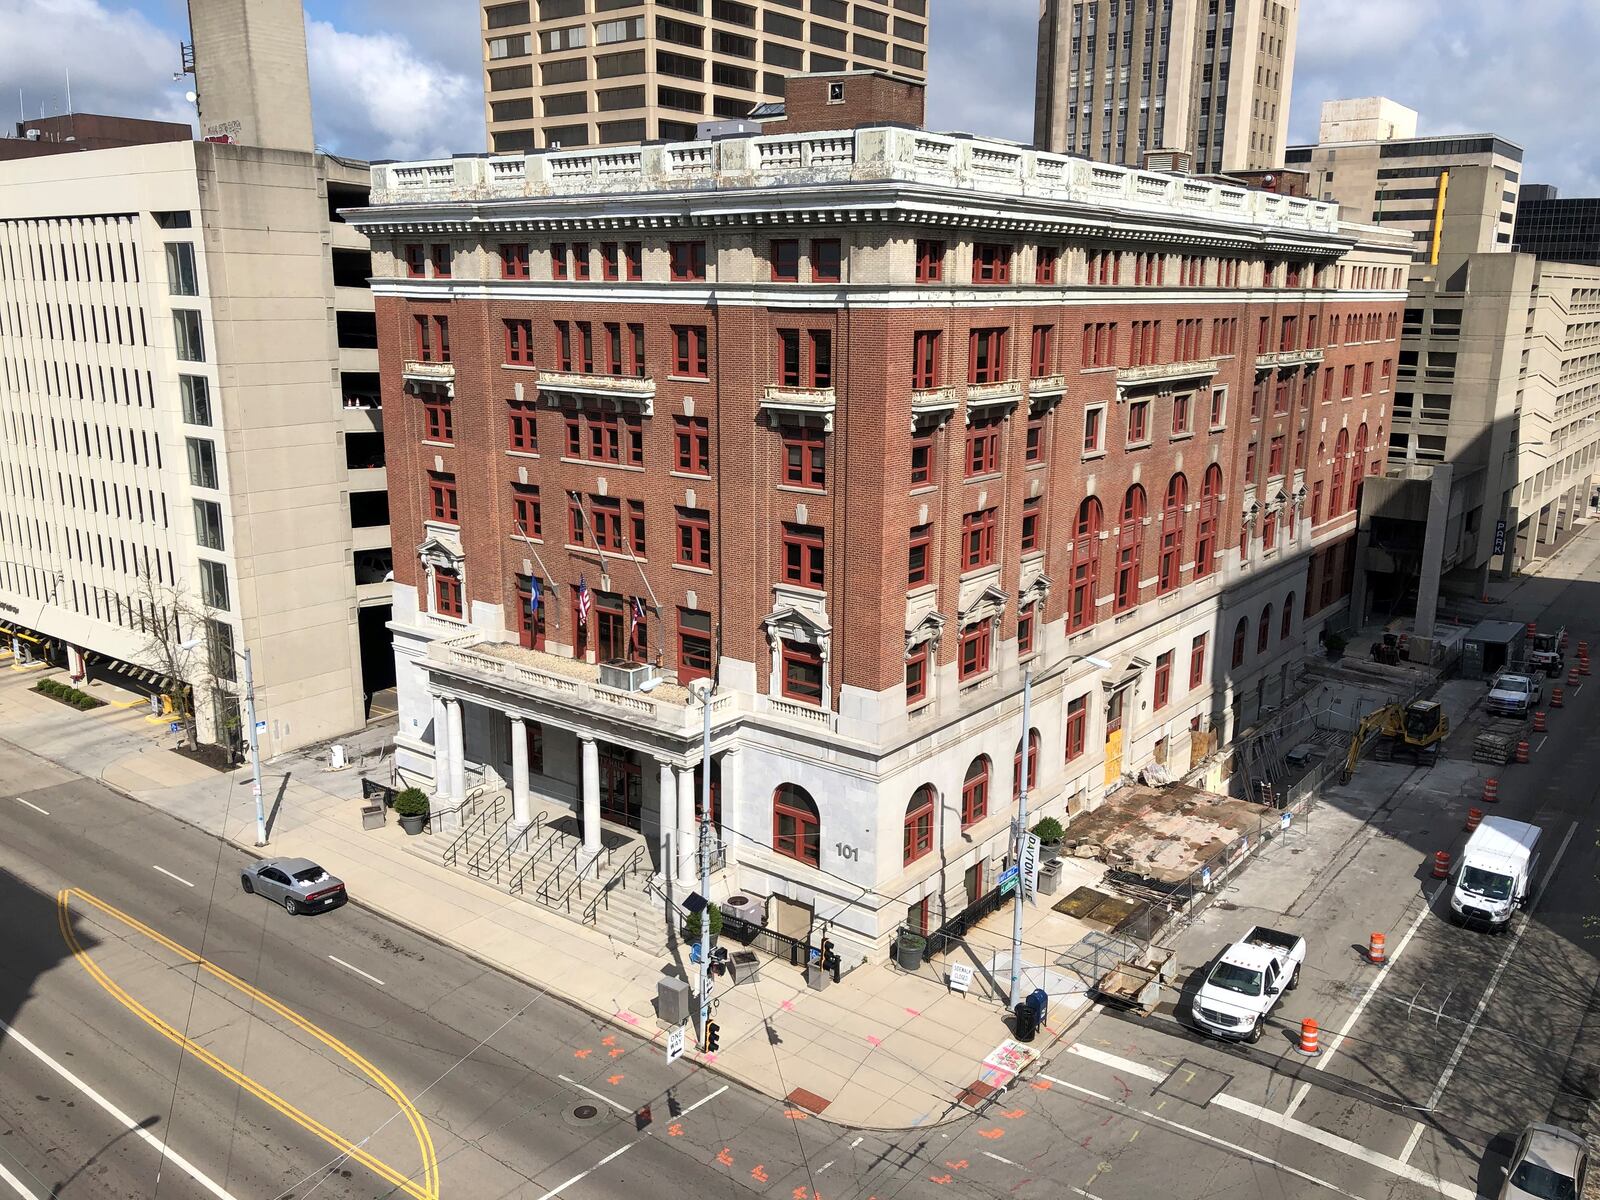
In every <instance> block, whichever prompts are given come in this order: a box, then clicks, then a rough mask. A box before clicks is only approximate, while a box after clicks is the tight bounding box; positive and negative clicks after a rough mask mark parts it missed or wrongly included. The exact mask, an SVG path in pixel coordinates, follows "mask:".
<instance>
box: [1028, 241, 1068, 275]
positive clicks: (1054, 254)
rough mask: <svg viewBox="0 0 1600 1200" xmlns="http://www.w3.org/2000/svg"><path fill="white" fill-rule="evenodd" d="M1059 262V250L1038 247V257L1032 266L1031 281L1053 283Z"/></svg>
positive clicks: (1052, 247) (1051, 247) (1050, 247)
mask: <svg viewBox="0 0 1600 1200" xmlns="http://www.w3.org/2000/svg"><path fill="white" fill-rule="evenodd" d="M1060 261H1061V251H1060V250H1059V249H1057V248H1056V247H1054V246H1040V247H1039V252H1038V257H1037V258H1036V259H1035V260H1034V264H1033V281H1034V282H1035V283H1054V282H1055V281H1056V271H1057V267H1058V265H1059V263H1060Z"/></svg>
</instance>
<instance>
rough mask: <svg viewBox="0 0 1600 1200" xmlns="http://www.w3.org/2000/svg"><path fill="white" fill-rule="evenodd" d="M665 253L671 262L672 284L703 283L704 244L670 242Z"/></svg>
mask: <svg viewBox="0 0 1600 1200" xmlns="http://www.w3.org/2000/svg"><path fill="white" fill-rule="evenodd" d="M667 253H668V255H669V257H670V262H671V275H672V282H674V283H703V282H705V278H706V244H705V243H704V242H670V243H668V246H667Z"/></svg>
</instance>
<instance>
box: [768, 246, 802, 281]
mask: <svg viewBox="0 0 1600 1200" xmlns="http://www.w3.org/2000/svg"><path fill="white" fill-rule="evenodd" d="M768 253H769V256H770V261H771V263H772V281H773V282H774V283H799V282H800V239H799V238H773V239H772V245H771V247H770V248H769V251H768Z"/></svg>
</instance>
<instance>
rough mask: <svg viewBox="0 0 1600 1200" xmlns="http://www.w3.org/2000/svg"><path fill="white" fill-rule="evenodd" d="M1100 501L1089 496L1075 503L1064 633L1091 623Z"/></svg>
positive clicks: (1097, 578)
mask: <svg viewBox="0 0 1600 1200" xmlns="http://www.w3.org/2000/svg"><path fill="white" fill-rule="evenodd" d="M1102 523H1103V516H1102V513H1101V511H1100V501H1098V500H1096V499H1095V498H1094V497H1093V496H1089V497H1088V498H1086V499H1085V500H1084V502H1083V503H1082V504H1080V505H1078V524H1077V526H1076V528H1075V529H1074V530H1073V536H1072V595H1071V597H1070V598H1069V602H1068V604H1067V632H1068V633H1076V632H1077V631H1078V630H1080V629H1087V628H1089V626H1091V625H1093V624H1094V589H1095V584H1096V583H1097V582H1098V580H1099V578H1100V526H1101V525H1102Z"/></svg>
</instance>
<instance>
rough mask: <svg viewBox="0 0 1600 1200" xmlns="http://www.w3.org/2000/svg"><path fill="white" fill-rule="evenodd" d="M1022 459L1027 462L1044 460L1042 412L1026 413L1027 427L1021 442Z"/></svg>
mask: <svg viewBox="0 0 1600 1200" xmlns="http://www.w3.org/2000/svg"><path fill="white" fill-rule="evenodd" d="M1022 461H1023V462H1029V463H1042V462H1043V461H1044V413H1042V412H1030V413H1029V414H1028V428H1027V431H1026V433H1025V434H1024V437H1023V442H1022Z"/></svg>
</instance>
